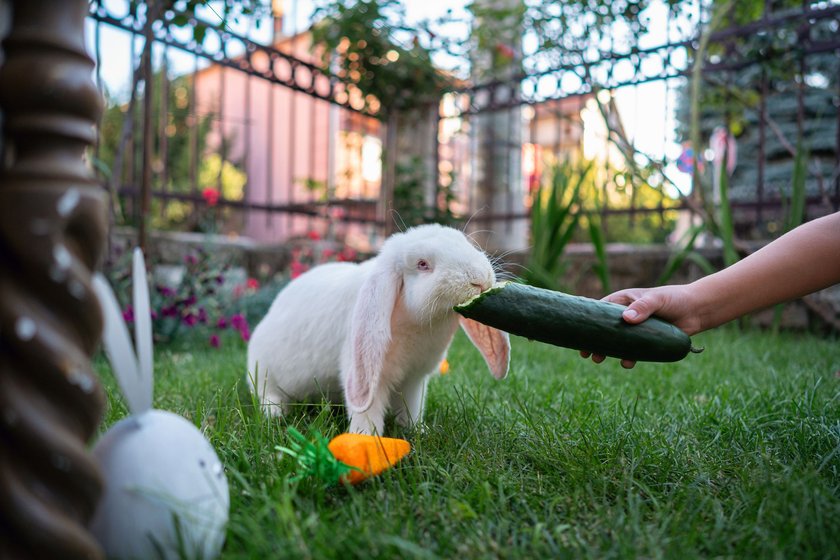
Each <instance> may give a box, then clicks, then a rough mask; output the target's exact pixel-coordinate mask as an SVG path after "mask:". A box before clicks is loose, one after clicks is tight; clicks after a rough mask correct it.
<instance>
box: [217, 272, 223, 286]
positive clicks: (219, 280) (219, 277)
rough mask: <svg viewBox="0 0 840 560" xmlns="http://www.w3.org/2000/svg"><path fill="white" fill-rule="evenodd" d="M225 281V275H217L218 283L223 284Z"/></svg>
mask: <svg viewBox="0 0 840 560" xmlns="http://www.w3.org/2000/svg"><path fill="white" fill-rule="evenodd" d="M224 283H225V277H224V276H222V275H221V274H219V275H218V276H216V284H220V285H221V284H224Z"/></svg>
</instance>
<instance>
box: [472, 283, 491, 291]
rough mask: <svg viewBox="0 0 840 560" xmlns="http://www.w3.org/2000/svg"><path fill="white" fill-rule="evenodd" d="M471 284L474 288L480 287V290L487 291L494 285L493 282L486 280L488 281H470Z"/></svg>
mask: <svg viewBox="0 0 840 560" xmlns="http://www.w3.org/2000/svg"><path fill="white" fill-rule="evenodd" d="M470 286H472V287H474V288H478V291H479V292H486V291H487V290H489V289H490V286H492V283H490V282H486V281H485V282H470Z"/></svg>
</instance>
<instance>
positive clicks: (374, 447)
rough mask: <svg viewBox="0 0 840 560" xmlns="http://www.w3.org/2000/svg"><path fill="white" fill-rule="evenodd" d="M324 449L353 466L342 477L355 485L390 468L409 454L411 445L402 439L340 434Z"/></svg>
mask: <svg viewBox="0 0 840 560" xmlns="http://www.w3.org/2000/svg"><path fill="white" fill-rule="evenodd" d="M328 447H329V450H330V451H332V454H333V455H334V456H335V458H336V459H338V460H339V461H341V462H342V463H344V464H345V465H348V466H350V467H353V469H354V470H351V471H350V472H349V473H347V474H346V475H344V478H345V479H346V480H347V481H348V482H349V483H350V484H358V483H359V482H361V481H363V480H365V479H367V478H369V477H371V476H375V475H377V474H379V473H381V472H382V471H384V470H386V469H389V468H391V467H393V466H394V465H396V464H397V462H398V461H399V460H400V459H402V458H403V457H405V456H406V455H408V452H409V451H411V444H410V443H408V442H407V441H405V440H404V439H396V438H386V437H379V436H368V435H363V434H341V435H339V436H336V437H335V438H333V439H332V441H330V443H329V445H328Z"/></svg>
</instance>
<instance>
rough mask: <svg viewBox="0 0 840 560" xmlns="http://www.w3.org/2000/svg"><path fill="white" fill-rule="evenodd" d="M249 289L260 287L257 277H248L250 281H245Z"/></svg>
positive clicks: (254, 289) (255, 289)
mask: <svg viewBox="0 0 840 560" xmlns="http://www.w3.org/2000/svg"><path fill="white" fill-rule="evenodd" d="M245 285H246V286H247V287H248V289H249V290H253V291H257V290H259V289H260V282H259V280H257V279H256V278H248V281H247V282H246V283H245Z"/></svg>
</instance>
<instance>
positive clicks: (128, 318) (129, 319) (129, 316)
mask: <svg viewBox="0 0 840 560" xmlns="http://www.w3.org/2000/svg"><path fill="white" fill-rule="evenodd" d="M122 316H123V321H125V322H126V323H133V322H134V308H133V307H131V306H130V305H129V306H128V307H126V308H125V310H124V311H123V313H122Z"/></svg>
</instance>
